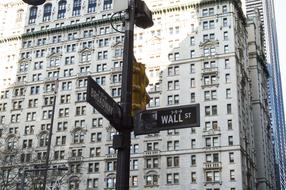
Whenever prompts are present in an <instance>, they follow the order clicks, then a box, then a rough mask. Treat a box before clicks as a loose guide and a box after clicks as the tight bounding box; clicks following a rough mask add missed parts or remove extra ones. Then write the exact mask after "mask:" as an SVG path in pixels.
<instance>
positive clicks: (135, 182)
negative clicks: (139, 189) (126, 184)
mask: <svg viewBox="0 0 286 190" xmlns="http://www.w3.org/2000/svg"><path fill="white" fill-rule="evenodd" d="M131 186H133V187H136V186H138V176H131Z"/></svg>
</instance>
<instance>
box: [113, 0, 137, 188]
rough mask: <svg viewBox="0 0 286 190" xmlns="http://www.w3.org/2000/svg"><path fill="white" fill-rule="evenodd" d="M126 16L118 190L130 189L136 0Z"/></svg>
mask: <svg viewBox="0 0 286 190" xmlns="http://www.w3.org/2000/svg"><path fill="white" fill-rule="evenodd" d="M126 16H127V17H126V21H125V28H126V29H125V39H124V51H123V69H122V87H121V89H122V91H121V92H122V94H121V109H122V121H121V131H120V132H119V134H118V135H115V136H114V139H113V145H114V148H115V149H117V174H116V190H127V189H129V176H130V171H129V168H130V144H131V142H130V141H131V131H132V128H133V126H132V125H133V124H132V116H131V110H132V62H133V56H134V55H133V35H134V23H135V20H134V19H135V0H129V5H128V13H127V14H126Z"/></svg>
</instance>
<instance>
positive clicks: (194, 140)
mask: <svg viewBox="0 0 286 190" xmlns="http://www.w3.org/2000/svg"><path fill="white" fill-rule="evenodd" d="M191 148H196V139H191Z"/></svg>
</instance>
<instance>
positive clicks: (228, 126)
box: [227, 119, 232, 130]
mask: <svg viewBox="0 0 286 190" xmlns="http://www.w3.org/2000/svg"><path fill="white" fill-rule="evenodd" d="M227 129H228V130H232V120H231V119H229V120H227Z"/></svg>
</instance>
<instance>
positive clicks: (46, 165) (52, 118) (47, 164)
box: [43, 78, 59, 190]
mask: <svg viewBox="0 0 286 190" xmlns="http://www.w3.org/2000/svg"><path fill="white" fill-rule="evenodd" d="M58 84H59V79H58V78H57V80H56V83H55V89H54V102H53V109H52V115H51V125H50V129H49V138H48V144H47V154H46V162H45V170H44V180H43V190H46V185H47V176H48V170H49V161H50V152H51V144H52V135H53V124H54V115H55V109H56V98H57V92H58Z"/></svg>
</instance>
